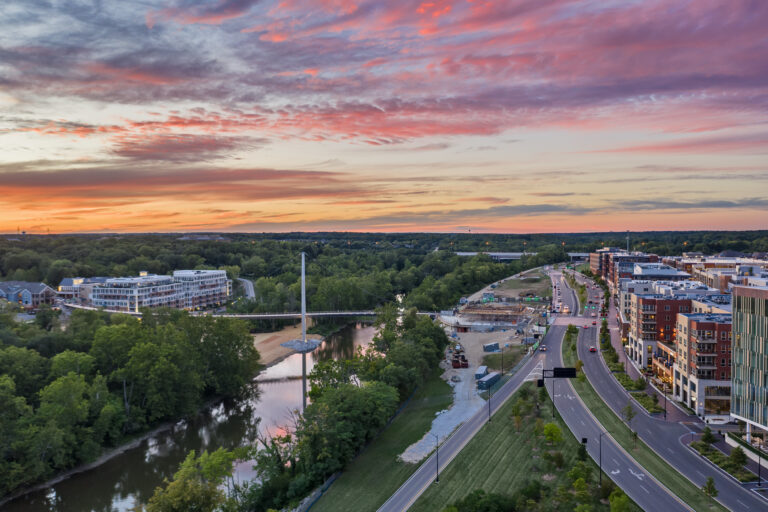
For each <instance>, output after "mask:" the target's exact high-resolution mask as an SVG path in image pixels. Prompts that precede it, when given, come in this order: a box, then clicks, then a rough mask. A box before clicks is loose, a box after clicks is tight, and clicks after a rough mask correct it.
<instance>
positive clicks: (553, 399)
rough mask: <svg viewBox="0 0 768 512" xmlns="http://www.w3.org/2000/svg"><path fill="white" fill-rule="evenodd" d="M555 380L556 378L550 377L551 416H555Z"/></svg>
mask: <svg viewBox="0 0 768 512" xmlns="http://www.w3.org/2000/svg"><path fill="white" fill-rule="evenodd" d="M555 382H557V379H556V378H554V377H552V417H553V418H554V417H555Z"/></svg>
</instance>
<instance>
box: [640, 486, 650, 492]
mask: <svg viewBox="0 0 768 512" xmlns="http://www.w3.org/2000/svg"><path fill="white" fill-rule="evenodd" d="M640 488H641V489H642V490H644V491H645V493H646V494H651V493H650V492H648V489H646V488H645V487H643V486H642V485H641V486H640Z"/></svg>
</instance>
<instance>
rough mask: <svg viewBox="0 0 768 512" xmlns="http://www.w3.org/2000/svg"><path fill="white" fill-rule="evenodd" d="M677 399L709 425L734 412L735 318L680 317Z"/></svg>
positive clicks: (676, 380)
mask: <svg viewBox="0 0 768 512" xmlns="http://www.w3.org/2000/svg"><path fill="white" fill-rule="evenodd" d="M675 348H676V354H675V361H674V363H673V368H674V380H673V384H672V389H673V396H674V398H675V399H676V400H679V401H681V402H683V403H685V404H686V405H687V406H688V407H690V408H691V409H693V410H694V411H696V414H697V415H698V416H700V417H703V418H706V419H707V420H709V421H721V422H727V421H729V420H730V416H729V413H730V409H731V315H728V314H722V313H721V314H715V313H680V314H678V315H677V335H676V343H675Z"/></svg>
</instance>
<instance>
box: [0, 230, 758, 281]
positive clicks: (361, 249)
mask: <svg viewBox="0 0 768 512" xmlns="http://www.w3.org/2000/svg"><path fill="white" fill-rule="evenodd" d="M625 236H626V234H625V233H615V232H614V233H570V234H531V235H495V234H469V233H466V234H433V233H421V234H413V233H407V234H406V233H403V234H392V233H390V234H380V233H288V234H242V233H232V234H225V235H223V240H194V239H191V240H190V239H188V237H182V236H180V235H178V234H160V235H147V234H141V235H138V234H137V235H52V236H40V235H38V236H35V235H25V236H14V235H6V236H4V237H1V238H0V254H2V255H3V256H2V257H1V258H0V279H3V280H10V279H14V280H22V281H44V282H46V283H47V284H49V285H51V286H56V285H58V284H59V282H60V281H61V279H62V278H63V277H67V276H82V277H91V276H98V275H101V276H124V275H135V274H136V273H137V272H139V271H141V270H146V271H149V272H153V273H156V274H167V273H169V272H172V271H173V270H177V269H182V268H185V269H195V268H200V269H204V268H223V269H226V270H228V271H229V273H230V276H231V277H236V276H237V275H238V274H242V275H244V276H249V277H253V278H259V277H266V278H274V279H275V280H276V282H277V283H282V284H283V285H284V286H291V285H293V284H295V283H296V281H297V279H298V275H299V271H300V270H299V262H298V259H297V258H296V254H297V253H298V252H300V251H305V252H307V253H308V254H309V255H310V260H312V261H313V262H314V263H315V264H316V265H318V268H313V269H312V271H311V272H310V274H315V273H317V272H318V271H319V272H320V275H324V276H326V277H327V276H330V275H336V276H340V275H345V276H347V275H349V276H354V275H356V276H361V275H365V274H367V273H369V272H380V271H384V270H394V271H397V272H400V271H403V270H407V269H408V268H410V267H412V266H415V267H419V266H421V264H422V263H423V262H424V260H425V258H427V256H428V255H429V254H431V253H432V252H433V251H434V250H435V249H439V250H440V251H444V252H446V253H451V252H454V251H511V252H524V251H527V252H541V251H547V250H551V248H552V247H554V246H557V247H559V248H560V249H563V250H564V251H568V252H589V251H593V250H595V249H597V248H599V247H601V246H603V245H611V246H618V247H625V246H626V239H625ZM184 238H187V239H184ZM630 249H633V250H642V251H646V252H653V253H656V254H660V255H679V254H681V253H682V252H684V251H701V252H703V253H705V254H714V253H719V252H721V251H725V250H734V251H741V252H745V253H753V252H768V231H675V232H640V233H630ZM390 282H393V289H394V290H395V291H396V293H398V290H399V292H402V291H408V290H410V289H412V288H414V287H415V286H417V285H418V284H420V282H421V280H420V279H418V275H415V274H408V273H404V274H403V275H402V276H401V277H400V280H399V281H391V280H390ZM372 293H373V292H372Z"/></svg>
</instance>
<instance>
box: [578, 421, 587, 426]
mask: <svg viewBox="0 0 768 512" xmlns="http://www.w3.org/2000/svg"><path fill="white" fill-rule="evenodd" d="M579 423H581V424H582V425H583V426H585V427H586V426H587V424H586V423H584V420H579Z"/></svg>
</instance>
